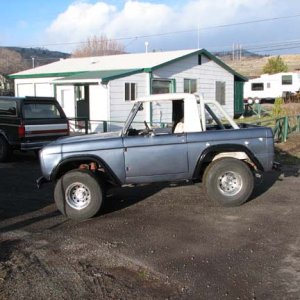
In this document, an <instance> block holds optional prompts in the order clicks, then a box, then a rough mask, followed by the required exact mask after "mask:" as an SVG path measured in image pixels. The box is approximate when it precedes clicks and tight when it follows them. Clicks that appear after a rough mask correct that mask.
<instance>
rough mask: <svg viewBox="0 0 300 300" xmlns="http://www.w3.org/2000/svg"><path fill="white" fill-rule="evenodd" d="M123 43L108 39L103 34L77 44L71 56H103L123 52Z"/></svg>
mask: <svg viewBox="0 0 300 300" xmlns="http://www.w3.org/2000/svg"><path fill="white" fill-rule="evenodd" d="M124 49H125V47H124V45H123V44H121V43H119V42H117V41H115V40H112V39H108V38H107V37H106V36H105V35H101V36H100V37H98V36H93V37H91V38H88V39H87V41H86V43H85V44H84V45H82V46H79V47H78V48H77V49H76V50H75V51H74V52H73V53H72V57H88V56H104V55H114V54H122V53H125V51H124Z"/></svg>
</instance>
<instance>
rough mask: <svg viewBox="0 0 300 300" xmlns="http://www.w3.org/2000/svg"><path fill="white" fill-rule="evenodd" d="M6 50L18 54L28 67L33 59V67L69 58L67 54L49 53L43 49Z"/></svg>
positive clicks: (14, 48)
mask: <svg viewBox="0 0 300 300" xmlns="http://www.w3.org/2000/svg"><path fill="white" fill-rule="evenodd" d="M6 49H8V50H12V51H15V52H18V53H19V54H20V55H21V56H22V58H23V59H24V60H26V62H27V63H28V64H29V65H32V59H33V58H34V63H35V67H38V66H42V65H45V64H49V63H52V62H54V61H57V60H59V59H61V58H68V57H70V54H68V53H64V52H59V51H51V50H48V49H45V48H22V47H6Z"/></svg>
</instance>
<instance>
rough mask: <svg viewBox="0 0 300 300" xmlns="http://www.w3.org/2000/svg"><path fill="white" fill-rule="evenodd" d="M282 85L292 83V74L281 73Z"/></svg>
mask: <svg viewBox="0 0 300 300" xmlns="http://www.w3.org/2000/svg"><path fill="white" fill-rule="evenodd" d="M281 82H282V85H287V84H293V76H292V75H282V80H281Z"/></svg>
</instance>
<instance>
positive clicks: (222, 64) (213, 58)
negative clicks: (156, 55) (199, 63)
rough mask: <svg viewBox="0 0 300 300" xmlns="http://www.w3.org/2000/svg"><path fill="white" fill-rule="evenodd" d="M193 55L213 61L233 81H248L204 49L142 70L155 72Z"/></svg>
mask: <svg viewBox="0 0 300 300" xmlns="http://www.w3.org/2000/svg"><path fill="white" fill-rule="evenodd" d="M195 54H198V55H205V56H206V57H208V58H209V59H211V60H213V61H214V62H215V63H217V64H218V65H219V66H221V67H222V68H224V69H225V70H227V71H228V72H229V73H231V74H232V75H234V76H235V77H237V78H235V79H238V80H240V81H248V78H247V77H245V76H243V75H241V74H239V73H238V72H236V71H234V70H233V69H231V68H230V67H229V66H228V65H226V64H225V63H224V62H223V61H222V60H220V59H219V58H217V57H216V56H214V55H213V54H211V53H210V52H208V51H207V50H205V49H201V50H196V51H194V52H192V53H189V54H186V55H184V56H180V57H177V58H175V59H172V60H169V61H167V62H165V63H162V64H160V65H157V66H154V67H152V68H145V69H144V72H151V71H153V70H156V69H159V68H161V67H165V66H168V65H170V64H173V63H174V62H176V61H180V60H182V59H184V58H188V57H190V56H193V55H195Z"/></svg>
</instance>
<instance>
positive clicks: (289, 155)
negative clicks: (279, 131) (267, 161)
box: [275, 133, 300, 165]
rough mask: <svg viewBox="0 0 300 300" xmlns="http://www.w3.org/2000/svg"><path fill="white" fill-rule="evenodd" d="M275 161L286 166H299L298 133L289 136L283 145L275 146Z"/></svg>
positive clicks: (299, 146) (299, 142) (299, 137)
mask: <svg viewBox="0 0 300 300" xmlns="http://www.w3.org/2000/svg"><path fill="white" fill-rule="evenodd" d="M275 148H276V159H277V160H278V161H279V162H280V163H282V164H286V165H300V133H294V134H290V135H289V136H288V139H287V141H286V142H285V143H278V144H276V145H275Z"/></svg>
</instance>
